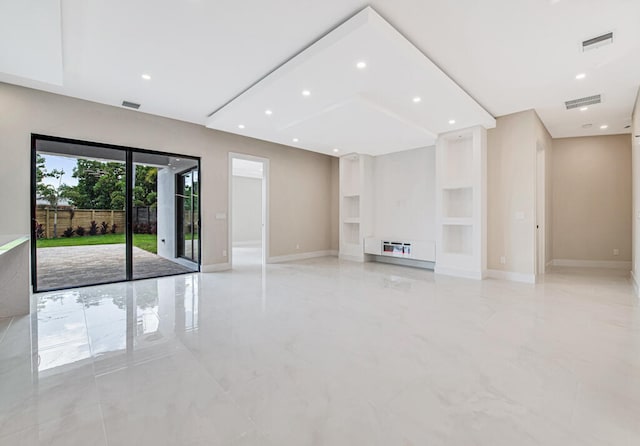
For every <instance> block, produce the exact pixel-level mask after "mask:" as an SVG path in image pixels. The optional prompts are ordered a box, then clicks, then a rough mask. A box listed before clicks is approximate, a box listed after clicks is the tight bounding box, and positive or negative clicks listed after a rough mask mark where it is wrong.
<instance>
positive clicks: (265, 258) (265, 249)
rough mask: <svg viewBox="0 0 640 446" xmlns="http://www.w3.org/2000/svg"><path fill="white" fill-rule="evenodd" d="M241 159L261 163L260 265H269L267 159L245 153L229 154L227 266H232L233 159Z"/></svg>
mask: <svg viewBox="0 0 640 446" xmlns="http://www.w3.org/2000/svg"><path fill="white" fill-rule="evenodd" d="M234 158H237V159H243V160H249V161H257V162H261V163H262V222H263V225H262V264H263V265H264V264H266V263H269V158H262V157H259V156H254V155H247V154H245V153H238V152H229V167H228V176H229V178H228V183H229V187H228V188H229V195H228V197H227V200H228V201H227V258H228V259H229V265H230V266H233V259H232V257H233V221H232V218H233V217H232V215H231V214H232V204H233V195H232V194H233V159H234Z"/></svg>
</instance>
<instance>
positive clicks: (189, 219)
mask: <svg viewBox="0 0 640 446" xmlns="http://www.w3.org/2000/svg"><path fill="white" fill-rule="evenodd" d="M198 179H199V178H198V169H197V166H196V167H193V168H191V169H189V170H186V171H183V172H181V173H179V174H177V175H176V203H177V208H178V212H179V213H178V227H177V231H176V234H177V238H178V250H177V254H178V256H179V257H181V258H183V259H185V260H188V261H191V262H196V263H197V262H199V243H200V212H199V205H200V201H199V194H198V189H199V181H198Z"/></svg>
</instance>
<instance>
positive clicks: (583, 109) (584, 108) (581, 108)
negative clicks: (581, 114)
mask: <svg viewBox="0 0 640 446" xmlns="http://www.w3.org/2000/svg"><path fill="white" fill-rule="evenodd" d="M587 110H589V107H580V111H587Z"/></svg>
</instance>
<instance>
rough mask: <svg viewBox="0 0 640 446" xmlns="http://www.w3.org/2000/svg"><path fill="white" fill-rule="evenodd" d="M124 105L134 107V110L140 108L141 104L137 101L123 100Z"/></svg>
mask: <svg viewBox="0 0 640 446" xmlns="http://www.w3.org/2000/svg"><path fill="white" fill-rule="evenodd" d="M122 106H123V107H128V108H133V109H134V110H137V109H139V108H140V104H136V103H135V102H129V101H122Z"/></svg>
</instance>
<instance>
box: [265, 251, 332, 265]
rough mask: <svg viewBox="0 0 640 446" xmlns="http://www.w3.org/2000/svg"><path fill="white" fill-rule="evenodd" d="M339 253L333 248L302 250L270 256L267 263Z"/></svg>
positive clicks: (330, 255) (329, 255)
mask: <svg viewBox="0 0 640 446" xmlns="http://www.w3.org/2000/svg"><path fill="white" fill-rule="evenodd" d="M337 255H338V251H333V250H326V251H311V252H301V253H300V254H289V255H286V256H273V257H269V258H268V259H267V263H283V262H295V261H297V260H307V259H315V258H317V257H336V256H337Z"/></svg>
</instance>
